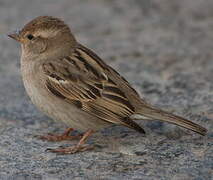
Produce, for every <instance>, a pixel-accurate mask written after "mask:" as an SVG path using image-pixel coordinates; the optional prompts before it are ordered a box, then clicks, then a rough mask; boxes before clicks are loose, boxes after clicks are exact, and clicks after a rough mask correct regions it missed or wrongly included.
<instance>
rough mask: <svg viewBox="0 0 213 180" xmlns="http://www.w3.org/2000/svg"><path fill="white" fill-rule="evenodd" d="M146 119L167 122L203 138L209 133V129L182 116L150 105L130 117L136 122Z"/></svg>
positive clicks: (144, 106)
mask: <svg viewBox="0 0 213 180" xmlns="http://www.w3.org/2000/svg"><path fill="white" fill-rule="evenodd" d="M144 117H147V118H148V120H152V119H157V120H161V121H166V122H169V123H172V124H175V125H178V126H181V127H184V128H186V129H189V130H191V131H194V132H196V133H199V134H201V135H203V136H204V135H206V133H207V129H205V128H204V127H202V126H200V125H198V124H196V123H193V122H192V121H189V120H187V119H184V118H182V117H180V116H177V115H174V114H171V113H169V112H166V111H163V110H160V109H156V108H153V107H151V106H149V105H143V108H141V109H140V110H139V111H138V112H137V113H135V114H133V115H132V116H130V118H131V119H134V120H136V119H144Z"/></svg>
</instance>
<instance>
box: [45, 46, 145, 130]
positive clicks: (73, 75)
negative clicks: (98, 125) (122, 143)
mask: <svg viewBox="0 0 213 180" xmlns="http://www.w3.org/2000/svg"><path fill="white" fill-rule="evenodd" d="M42 69H43V71H44V74H45V76H46V88H47V89H48V90H49V91H50V92H51V93H52V94H54V95H55V96H57V97H58V98H61V99H64V100H65V101H67V102H69V103H71V104H73V105H75V106H76V107H78V108H81V109H82V110H83V111H86V112H88V113H89V114H92V115H94V116H96V117H98V118H99V119H101V120H104V121H107V122H111V123H114V124H123V125H125V126H128V127H130V128H133V129H135V130H137V131H139V132H142V133H144V130H143V129H142V128H141V127H140V126H139V125H138V124H137V123H135V122H134V121H132V120H131V119H130V118H128V117H129V116H130V115H131V114H133V113H134V111H135V108H134V106H133V105H132V104H131V102H130V101H129V99H128V96H127V95H126V94H125V93H124V91H123V90H122V89H121V88H119V87H120V86H119V85H118V84H117V83H116V82H117V81H118V80H116V81H115V80H114V79H113V78H112V77H111V75H114V76H117V78H119V77H120V82H119V83H121V81H124V83H127V81H125V80H124V79H123V78H122V77H121V76H120V75H119V74H118V73H117V72H115V71H114V70H113V71H112V69H111V68H110V67H109V66H107V65H106V64H105V63H104V62H103V61H102V60H101V59H100V58H99V57H98V56H97V55H95V54H94V53H93V52H92V51H90V50H88V49H87V48H85V47H83V46H79V47H78V48H76V49H75V51H74V53H72V55H70V56H67V57H64V58H61V59H58V60H54V61H48V62H46V63H44V64H43V65H42ZM127 86H129V84H128V83H127ZM129 87H130V86H129ZM130 88H131V87H130ZM134 92H135V91H134ZM135 93H136V92H135ZM136 95H137V94H136Z"/></svg>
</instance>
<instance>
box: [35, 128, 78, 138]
mask: <svg viewBox="0 0 213 180" xmlns="http://www.w3.org/2000/svg"><path fill="white" fill-rule="evenodd" d="M72 131H73V129H72V128H68V129H67V130H66V131H65V132H64V133H63V134H61V135H58V134H52V133H49V134H47V135H43V136H37V137H38V138H39V139H42V140H46V141H64V140H73V139H78V138H80V137H82V135H76V136H71V135H69V134H70V133H71V132H72Z"/></svg>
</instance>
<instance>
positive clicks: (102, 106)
mask: <svg viewBox="0 0 213 180" xmlns="http://www.w3.org/2000/svg"><path fill="white" fill-rule="evenodd" d="M8 36H9V37H11V38H13V39H15V40H16V41H18V42H20V43H21V48H22V55H21V73H22V78H23V82H24V86H25V88H26V91H27V93H28V95H29V97H30V98H31V100H32V102H33V103H34V104H35V105H36V106H37V107H38V108H39V109H40V110H41V111H43V112H44V113H45V114H47V115H48V116H49V117H51V118H53V119H56V120H60V121H63V122H64V123H65V124H66V125H67V126H69V127H72V128H73V129H77V130H80V131H84V132H86V133H85V134H83V136H81V135H80V136H70V135H69V133H70V132H71V131H72V130H73V129H72V128H69V129H68V130H67V131H66V132H65V133H64V134H62V135H54V134H49V135H46V136H41V138H42V139H46V140H50V141H60V140H67V139H74V138H79V137H81V139H80V141H79V143H78V144H77V145H76V146H73V147H67V148H57V149H49V151H51V152H55V153H64V154H72V153H76V152H80V151H85V150H88V149H91V148H92V147H91V146H89V145H85V141H86V139H87V138H88V137H89V136H90V135H91V134H92V133H94V132H96V131H97V130H99V129H101V128H105V127H107V126H110V125H111V124H118V125H124V126H126V127H129V128H132V129H134V130H136V131H138V132H140V133H145V131H144V130H143V128H142V127H141V126H139V125H138V124H137V123H136V122H135V121H134V120H139V119H144V118H147V119H149V120H154V119H156V120H161V121H166V122H169V123H173V124H176V125H179V126H182V127H184V128H187V129H189V130H192V131H194V132H197V133H199V134H201V135H205V134H206V132H207V130H206V129H205V128H203V127H201V126H200V125H198V124H195V123H193V122H191V121H189V120H186V119H184V118H182V117H179V116H177V115H174V114H171V113H169V112H165V111H163V110H160V109H158V108H155V107H153V106H152V105H150V104H148V103H147V102H146V101H145V100H144V99H142V98H140V97H139V95H138V93H137V92H136V91H135V90H134V89H133V88H132V87H131V86H130V84H129V83H128V82H127V81H126V80H125V79H124V78H123V77H122V76H121V75H120V74H119V73H117V72H116V71H115V70H114V69H113V68H112V67H110V66H109V65H107V64H106V63H105V62H104V61H102V59H101V58H100V57H98V56H97V55H96V54H95V53H94V52H93V51H91V50H90V49H88V48H86V47H85V46H83V45H81V44H80V43H78V42H77V41H76V39H75V37H74V36H73V34H72V33H71V30H70V28H69V27H68V25H66V24H65V23H64V22H63V21H62V20H60V19H58V18H54V17H51V16H40V17H37V18H35V19H33V20H32V21H31V22H29V23H28V24H26V25H25V26H24V27H23V29H22V30H21V31H19V32H16V33H13V34H9V35H8Z"/></svg>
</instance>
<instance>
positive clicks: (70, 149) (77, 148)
mask: <svg viewBox="0 0 213 180" xmlns="http://www.w3.org/2000/svg"><path fill="white" fill-rule="evenodd" d="M93 133H94V131H93V130H88V131H87V132H85V133H84V135H83V137H82V138H81V139H80V141H79V142H78V144H77V145H75V146H71V147H66V148H57V149H47V150H48V151H50V152H53V153H59V154H74V153H77V152H83V151H86V150H91V149H93V146H91V145H85V142H86V140H87V139H88V137H89V136H91V134H93Z"/></svg>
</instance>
